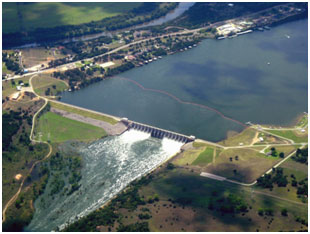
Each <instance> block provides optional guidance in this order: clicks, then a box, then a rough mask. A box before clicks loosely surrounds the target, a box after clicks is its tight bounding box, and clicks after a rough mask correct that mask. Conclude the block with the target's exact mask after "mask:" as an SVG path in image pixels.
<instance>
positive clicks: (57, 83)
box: [32, 75, 68, 96]
mask: <svg viewBox="0 0 310 234" xmlns="http://www.w3.org/2000/svg"><path fill="white" fill-rule="evenodd" d="M32 85H33V89H34V91H35V92H36V93H37V94H38V95H40V96H56V95H57V94H59V93H60V92H62V91H64V90H66V89H67V88H68V85H67V83H66V82H64V81H62V80H59V79H55V78H53V77H51V76H49V75H39V76H36V77H34V78H33V79H32Z"/></svg>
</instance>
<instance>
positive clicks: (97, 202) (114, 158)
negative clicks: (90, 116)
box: [27, 129, 183, 231]
mask: <svg viewBox="0 0 310 234" xmlns="http://www.w3.org/2000/svg"><path fill="white" fill-rule="evenodd" d="M182 144H183V143H180V142H176V141H174V140H170V139H166V138H164V139H163V140H160V139H156V138H152V137H150V134H148V133H145V132H140V131H137V130H133V129H131V130H130V131H126V132H125V133H123V134H122V135H121V136H117V137H107V138H105V139H101V140H98V141H95V142H93V143H91V144H89V145H87V146H80V147H78V148H77V147H76V146H72V145H70V144H69V143H67V144H66V145H65V146H63V149H64V150H75V151H77V152H79V153H81V154H82V156H83V168H82V171H81V173H82V179H81V181H80V184H81V187H80V188H79V190H78V191H76V192H74V193H73V194H71V195H69V196H67V195H66V194H64V195H61V194H58V195H56V196H55V197H54V199H52V198H51V197H50V196H49V195H48V193H49V191H50V188H49V184H48V186H47V189H46V191H45V193H44V195H43V196H41V197H40V198H39V199H37V201H36V202H35V208H36V212H35V215H34V218H33V220H32V222H31V223H30V225H29V226H28V228H27V231H52V230H55V229H56V228H57V227H59V228H60V229H62V228H64V227H65V225H66V223H72V222H74V221H75V220H76V219H77V218H80V217H83V216H85V215H87V214H89V213H90V212H91V211H93V210H95V209H97V208H99V207H100V206H102V205H103V204H104V203H106V202H107V201H109V200H110V199H111V198H112V197H114V196H115V195H116V194H117V193H119V192H120V191H121V190H122V189H124V188H125V187H126V186H127V185H128V184H129V183H130V182H131V181H133V180H135V179H137V178H139V177H141V176H143V175H145V174H146V173H148V172H150V171H151V170H153V169H154V168H156V167H157V166H159V165H160V164H161V163H163V162H164V161H166V160H167V159H169V158H170V157H171V156H173V155H175V154H176V153H177V152H178V151H179V150H180V147H181V146H182ZM49 183H50V182H49ZM41 198H43V199H44V203H45V206H43V203H42V202H41Z"/></svg>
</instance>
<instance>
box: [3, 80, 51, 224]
mask: <svg viewBox="0 0 310 234" xmlns="http://www.w3.org/2000/svg"><path fill="white" fill-rule="evenodd" d="M35 76H37V75H34V76H32V77H31V78H30V79H29V84H30V87H31V90H32V92H33V93H34V94H35V95H36V96H38V97H39V98H42V99H44V101H45V103H44V105H43V106H42V107H41V108H40V109H39V110H38V111H37V112H36V113H35V114H34V116H33V118H32V127H31V132H30V136H29V139H30V141H32V142H34V143H45V144H47V145H48V147H49V151H48V153H47V154H46V156H45V157H44V158H43V159H41V160H38V161H36V162H35V163H34V164H33V165H32V167H31V168H30V170H29V172H28V175H30V174H31V172H32V170H33V169H34V168H35V166H36V165H37V164H38V163H40V162H42V161H44V160H46V159H47V158H49V157H50V156H51V154H52V152H53V147H52V146H51V144H50V143H48V142H47V141H37V140H34V139H33V131H34V126H35V121H36V117H37V115H38V114H39V113H40V112H41V111H42V110H43V109H44V108H45V107H46V105H47V103H48V99H47V98H45V97H41V96H39V95H38V94H36V93H35V92H34V90H33V88H32V83H31V81H32V78H33V77H35ZM28 175H27V176H28ZM27 176H24V179H23V180H22V183H21V184H20V186H19V188H18V190H17V192H16V193H15V195H14V196H13V197H11V199H10V200H9V201H8V202H7V204H6V205H5V206H4V208H3V211H2V223H4V222H5V220H6V216H5V214H6V211H7V209H8V208H9V207H10V206H11V205H12V204H13V203H14V202H15V200H16V199H17V198H18V196H19V194H20V192H21V191H22V187H23V185H24V182H25V180H26V178H27Z"/></svg>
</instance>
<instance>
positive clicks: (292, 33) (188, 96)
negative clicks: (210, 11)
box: [61, 20, 308, 141]
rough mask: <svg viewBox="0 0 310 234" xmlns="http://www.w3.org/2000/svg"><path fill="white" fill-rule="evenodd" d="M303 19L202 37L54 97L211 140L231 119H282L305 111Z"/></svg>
mask: <svg viewBox="0 0 310 234" xmlns="http://www.w3.org/2000/svg"><path fill="white" fill-rule="evenodd" d="M307 24H308V21H307V20H299V21H294V22H291V23H286V24H283V25H280V26H277V27H273V28H272V29H271V30H270V31H264V32H253V33H250V34H246V35H242V36H238V37H236V38H233V39H225V40H212V39H208V40H204V41H202V43H200V44H199V45H198V46H197V47H195V48H193V49H191V50H188V51H185V52H182V53H177V54H174V55H170V56H166V57H164V58H163V59H161V60H158V61H155V62H153V63H151V64H149V65H146V66H143V67H139V68H135V69H132V70H130V71H128V72H125V73H122V74H120V75H119V76H115V77H112V78H109V79H106V80H104V81H101V82H99V83H96V84H94V85H90V86H88V87H86V88H84V89H82V90H79V91H75V92H64V93H63V94H62V99H61V101H62V102H65V103H69V104H73V105H77V106H81V107H85V108H89V109H92V110H96V111H100V112H104V113H107V114H112V115H115V116H119V117H127V118H129V119H131V120H135V121H138V122H141V123H146V124H150V125H153V126H156V127H160V128H164V129H168V130H172V131H175V132H179V133H183V134H187V135H195V136H196V137H198V138H202V139H206V140H211V141H219V140H222V139H224V138H226V136H227V132H228V131H237V132H240V131H241V130H242V129H243V128H244V126H242V125H241V124H239V123H238V121H239V122H242V123H245V122H247V121H251V122H252V123H260V124H277V125H289V124H291V123H292V121H293V120H294V119H295V118H296V117H297V116H298V115H299V114H301V113H302V112H304V111H307V97H308V89H307V87H308V80H307V77H308V67H307V64H308V61H307V51H308V48H307V43H308V37H307V35H308V32H307V29H308V26H307ZM124 78H125V79H124ZM141 85H142V86H143V87H144V88H147V89H148V90H145V89H143V88H142V86H141ZM149 89H152V90H149ZM184 102H186V103H184ZM197 104H199V105H200V106H197ZM231 119H233V120H236V121H233V120H231Z"/></svg>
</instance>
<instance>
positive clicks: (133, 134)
mask: <svg viewBox="0 0 310 234" xmlns="http://www.w3.org/2000/svg"><path fill="white" fill-rule="evenodd" d="M149 137H150V134H149V133H146V132H141V131H138V130H135V129H130V130H128V131H126V132H124V133H123V134H122V135H121V136H120V140H121V141H123V142H124V143H127V144H132V143H134V142H136V141H143V140H146V139H148V138H149Z"/></svg>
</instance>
